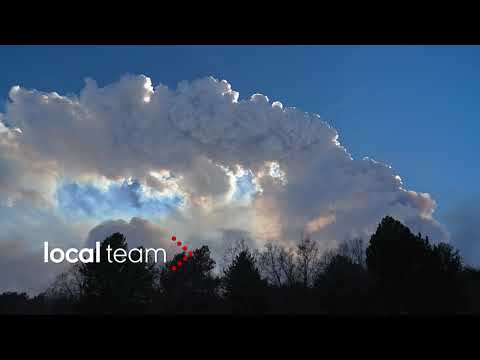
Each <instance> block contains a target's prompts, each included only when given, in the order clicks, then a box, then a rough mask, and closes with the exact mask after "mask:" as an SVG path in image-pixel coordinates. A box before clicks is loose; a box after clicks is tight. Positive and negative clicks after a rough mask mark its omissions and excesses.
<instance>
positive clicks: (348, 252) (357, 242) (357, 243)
mask: <svg viewBox="0 0 480 360" xmlns="http://www.w3.org/2000/svg"><path fill="white" fill-rule="evenodd" d="M338 253H339V254H341V255H343V256H346V257H349V258H350V259H351V260H352V261H353V262H354V263H355V264H358V265H360V266H364V267H365V266H366V263H365V246H364V243H363V240H362V239H361V238H354V239H352V240H346V241H344V242H342V243H340V245H339V246H338Z"/></svg>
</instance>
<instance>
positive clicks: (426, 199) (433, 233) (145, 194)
mask: <svg viewBox="0 0 480 360" xmlns="http://www.w3.org/2000/svg"><path fill="white" fill-rule="evenodd" d="M132 184H133V185H132ZM87 200H88V202H86V201H87ZM25 201H30V202H31V203H32V204H34V206H36V207H40V208H42V209H46V208H48V209H50V210H49V211H51V212H55V213H60V214H62V216H79V215H78V214H79V213H78V212H76V211H75V210H78V209H80V210H81V209H83V210H84V211H83V212H84V214H83V216H84V217H85V221H88V222H89V223H92V221H93V215H95V216H96V219H97V223H96V224H97V225H98V221H109V222H107V223H105V224H103V225H101V226H103V227H100V228H96V229H95V231H93V230H92V233H90V237H89V239H93V238H96V237H98V236H94V235H95V234H99V233H101V235H102V236H103V235H105V234H106V232H105V231H103V230H102V231H103V232H102V231H100V230H99V229H108V230H109V229H111V228H112V229H113V228H116V229H125V231H130V232H131V234H137V233H138V234H141V236H144V237H145V239H148V238H149V237H152V236H153V235H152V234H157V233H158V231H159V229H156V230H155V231H153V230H152V232H150V233H142V232H139V230H138V229H140V228H143V227H145V226H146V224H147V223H143V224H142V226H140V225H138V221H148V224H149V225H148V226H161V227H162V228H163V229H164V231H165V233H176V234H178V235H179V236H182V237H184V238H185V239H189V240H190V241H191V242H195V241H196V242H199V243H200V242H210V243H212V244H214V247H215V248H217V249H221V248H222V246H223V244H224V243H225V242H229V241H230V240H229V239H230V238H231V236H228V237H226V236H225V234H248V237H249V239H253V240H252V241H253V242H254V243H256V244H257V246H261V245H262V244H263V243H265V242H266V241H268V240H275V241H282V242H291V241H296V240H298V239H299V237H300V234H301V233H302V232H303V233H304V234H308V235H309V236H311V237H312V238H314V239H318V240H319V241H320V242H321V244H322V246H324V247H328V246H333V245H334V244H335V242H337V241H339V240H344V239H348V238H351V237H356V236H361V237H366V236H368V235H369V234H370V233H372V232H373V231H374V230H375V227H376V225H377V224H378V222H379V221H380V219H381V218H382V217H383V216H385V215H391V216H394V217H396V218H398V219H399V220H401V221H403V222H405V223H406V224H407V225H408V226H410V227H411V228H412V230H413V231H421V232H422V233H423V234H428V235H430V237H431V238H432V239H435V240H445V239H446V238H447V233H446V231H445V229H444V228H443V227H442V226H441V225H440V224H439V223H438V222H437V221H436V220H435V219H434V218H433V213H434V210H435V206H436V204H435V201H434V200H433V199H432V198H431V197H430V196H429V194H425V193H417V192H415V191H411V190H407V189H404V187H403V184H402V181H401V178H400V177H399V176H398V175H397V174H396V173H395V172H394V171H393V170H392V168H391V167H390V166H387V165H385V164H381V163H378V162H376V161H374V160H371V159H368V158H364V159H353V158H352V157H351V156H350V154H349V153H348V152H347V150H346V149H345V148H344V147H343V146H342V145H341V144H340V142H339V141H338V134H337V132H336V130H335V129H333V128H332V127H331V126H330V125H329V124H327V123H326V122H324V121H323V120H321V119H320V117H319V116H318V115H315V114H308V113H304V112H302V111H301V110H299V109H296V108H291V107H284V106H283V105H282V104H281V103H280V102H278V101H275V102H270V100H269V99H268V98H267V97H266V96H264V95H261V94H255V95H253V96H251V97H250V98H248V99H244V100H243V99H240V97H239V93H238V92H236V91H234V90H233V89H232V87H231V86H230V84H229V83H228V82H227V81H225V80H222V81H218V80H216V79H214V78H212V77H207V78H202V79H198V80H195V81H192V82H181V83H180V84H179V85H178V86H177V88H176V89H169V88H167V87H166V86H164V85H158V86H156V87H153V85H152V82H151V80H150V79H149V78H148V77H146V76H143V75H140V76H125V77H123V78H122V79H120V80H119V81H118V82H116V83H113V84H110V85H108V86H105V87H99V86H98V85H97V84H96V83H95V81H94V80H91V79H88V80H86V85H85V87H84V88H83V89H82V90H81V92H80V94H79V95H78V96H62V95H59V94H57V93H55V92H53V93H45V92H41V91H37V90H28V89H24V88H22V87H19V86H15V87H13V88H12V89H11V91H10V94H9V102H8V103H7V106H6V111H5V113H4V114H0V206H4V207H10V208H11V209H13V208H15V207H16V206H17V205H16V203H17V202H25ZM159 204H163V205H165V204H166V205H165V206H166V207H165V206H163V207H162V206H160V205H159ZM130 208H131V209H134V210H135V211H133V212H132V211H130V210H129V209H130ZM92 209H93V210H95V209H101V211H100V212H101V213H102V216H99V214H98V211H97V212H95V211H93V210H92ZM119 209H120V210H119ZM67 210H68V211H67ZM19 211H20V210H19ZM68 214H70V215H68ZM89 216H90V217H89ZM111 217H114V218H116V219H123V220H115V221H116V222H115V221H113V222H111V221H110V219H109V218H111ZM132 217H133V218H134V219H132V220H131V218H132ZM140 218H144V219H143V220H140ZM136 222H137V225H136ZM152 224H156V225H152ZM148 226H147V227H148ZM132 228H135V229H137V230H138V231H133V230H131V229H132ZM104 233H105V234H104ZM5 236H8V234H7V235H5V234H4V235H2V237H5ZM83 236H84V238H86V237H87V234H86V233H84V234H83ZM133 236H137V235H132V237H133ZM141 236H140V237H141ZM155 236H156V235H155ZM45 237H48V234H45ZM137 237H138V236H137ZM2 240H4V239H2ZM2 240H0V241H2ZM5 240H8V239H5ZM145 241H147V240H145ZM148 241H150V240H148ZM151 241H153V240H151ZM197 245H200V244H197ZM38 246H40V244H39V245H38Z"/></svg>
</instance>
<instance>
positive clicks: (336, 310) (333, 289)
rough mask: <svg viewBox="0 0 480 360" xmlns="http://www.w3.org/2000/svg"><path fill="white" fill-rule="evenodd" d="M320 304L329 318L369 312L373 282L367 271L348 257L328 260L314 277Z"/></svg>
mask: <svg viewBox="0 0 480 360" xmlns="http://www.w3.org/2000/svg"><path fill="white" fill-rule="evenodd" d="M314 287H315V289H316V290H317V295H318V298H319V302H320V303H321V305H322V306H323V308H324V310H325V311H326V312H327V313H330V314H354V313H355V314H361V313H366V312H367V311H368V310H369V309H368V307H369V294H370V287H371V286H370V281H369V277H368V273H367V271H366V269H365V268H364V267H363V266H361V265H360V264H357V263H356V262H354V261H353V260H352V259H351V258H350V257H348V256H345V255H340V254H337V255H334V256H333V257H331V258H329V261H328V263H327V264H325V267H324V268H323V271H322V272H320V273H318V274H317V276H316V277H315V281H314Z"/></svg>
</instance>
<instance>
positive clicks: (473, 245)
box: [445, 196, 480, 266]
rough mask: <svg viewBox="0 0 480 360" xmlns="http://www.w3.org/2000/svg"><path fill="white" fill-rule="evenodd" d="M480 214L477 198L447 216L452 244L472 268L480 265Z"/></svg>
mask: <svg viewBox="0 0 480 360" xmlns="http://www.w3.org/2000/svg"><path fill="white" fill-rule="evenodd" d="M479 214H480V198H479V197H478V196H476V197H472V198H471V199H469V200H464V201H462V202H460V203H459V204H457V205H456V206H455V207H454V208H453V209H452V211H450V212H449V213H447V214H446V215H445V223H446V224H447V225H448V228H449V230H450V232H451V239H452V240H451V242H452V243H453V245H454V246H455V247H457V248H458V249H459V250H460V254H461V255H462V256H463V257H464V260H465V262H466V263H467V264H469V265H471V266H478V265H479V264H480V262H479V257H480V232H479V230H478V224H479V223H480V221H479V220H480V219H479Z"/></svg>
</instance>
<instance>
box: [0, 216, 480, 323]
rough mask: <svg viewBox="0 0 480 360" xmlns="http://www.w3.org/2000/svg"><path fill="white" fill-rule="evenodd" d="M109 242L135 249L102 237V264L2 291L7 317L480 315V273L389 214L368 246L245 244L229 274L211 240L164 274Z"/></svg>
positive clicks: (236, 250) (356, 242)
mask: <svg viewBox="0 0 480 360" xmlns="http://www.w3.org/2000/svg"><path fill="white" fill-rule="evenodd" d="M109 246H110V248H111V249H112V250H113V251H115V250H116V249H123V250H124V251H128V245H127V242H126V239H125V237H124V236H123V235H122V234H119V233H115V234H113V235H111V236H109V237H108V238H106V239H105V240H104V241H103V242H102V243H101V247H100V260H101V262H100V263H86V264H84V263H77V264H75V265H73V266H71V267H70V268H69V269H68V270H67V271H66V272H64V273H62V274H60V275H59V276H57V278H56V279H55V281H54V282H53V283H52V285H51V286H50V287H49V288H48V289H47V290H46V291H45V292H43V293H41V294H39V295H37V296H35V297H29V296H28V295H27V294H26V293H13V292H6V293H3V294H0V313H3V314H4V313H8V314H26V313H28V314H47V313H50V314H66V313H77V312H80V313H139V312H140V313H145V312H150V313H162V314H175V313H218V312H221V313H224V312H227V313H239V314H262V313H284V314H287V313H288V314H297V313H307V314H308V313H322V314H336V315H338V314H372V313H380V314H385V313H386V314H398V313H408V314H455V313H462V312H465V313H473V314H479V313H480V305H479V304H480V270H479V269H476V268H473V267H468V266H464V265H463V261H462V258H461V257H460V254H459V252H458V250H456V249H454V248H453V247H452V246H451V245H449V244H445V243H430V240H429V239H428V237H426V238H423V237H422V235H421V234H418V235H414V234H413V233H412V232H411V231H410V229H409V228H408V227H407V226H405V225H403V224H402V223H401V222H399V221H397V220H395V219H393V218H392V217H389V216H387V217H385V218H384V219H382V221H381V222H380V224H379V225H378V228H377V229H376V231H375V233H374V234H373V235H372V236H371V238H370V241H369V243H368V247H367V248H366V250H365V248H364V246H363V242H362V240H360V239H353V240H348V241H345V242H343V243H340V244H339V246H338V247H337V248H335V249H328V250H327V251H324V252H323V253H322V254H320V252H319V250H318V247H317V243H316V242H315V241H314V240H311V239H309V238H303V237H302V239H301V241H300V243H299V244H298V245H297V246H296V247H293V248H287V247H285V246H282V245H280V244H279V243H276V244H274V243H268V244H267V245H266V246H265V249H263V250H262V251H259V252H258V251H257V250H253V251H252V250H251V249H249V248H248V246H247V245H246V243H245V242H240V243H239V244H237V245H236V246H234V247H233V248H232V249H230V250H231V251H229V252H228V253H227V257H226V262H227V263H226V265H225V267H224V269H223V274H222V276H221V277H218V276H216V275H215V270H216V269H215V266H216V264H215V261H214V260H213V259H212V257H211V254H210V250H209V248H208V247H207V246H203V247H201V248H199V249H196V250H194V251H193V253H192V256H188V254H185V253H180V254H176V255H175V256H174V257H173V259H172V260H170V261H169V262H168V263H167V264H166V265H167V266H166V267H162V270H159V269H158V268H157V267H156V266H155V264H154V263H153V261H147V262H146V263H145V262H144V261H138V260H139V258H138V256H141V254H140V253H138V252H134V253H133V254H131V256H132V258H128V257H127V258H126V259H125V261H124V262H123V263H122V262H117V261H113V262H109V261H108V259H107V248H108V247H109ZM179 262H180V263H179ZM173 265H175V266H176V269H175V271H173V270H172V268H171V267H172V266H173Z"/></svg>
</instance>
